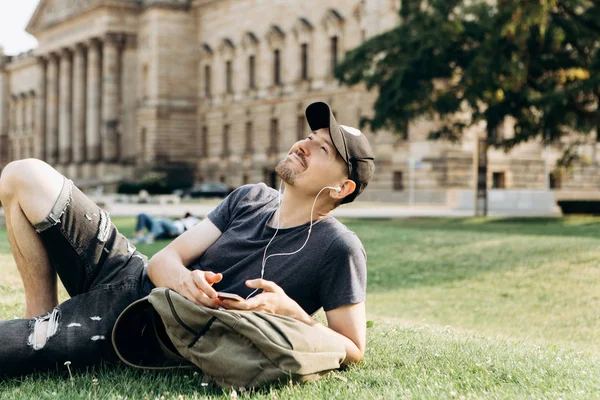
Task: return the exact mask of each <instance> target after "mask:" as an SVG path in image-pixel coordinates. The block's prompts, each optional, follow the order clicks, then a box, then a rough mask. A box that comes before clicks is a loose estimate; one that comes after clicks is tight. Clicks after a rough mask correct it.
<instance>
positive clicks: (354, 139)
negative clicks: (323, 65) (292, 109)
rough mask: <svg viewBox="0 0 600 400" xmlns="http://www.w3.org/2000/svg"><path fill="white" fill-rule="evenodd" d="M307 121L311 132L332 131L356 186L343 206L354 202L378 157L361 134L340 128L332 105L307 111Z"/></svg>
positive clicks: (318, 105) (321, 104)
mask: <svg viewBox="0 0 600 400" xmlns="http://www.w3.org/2000/svg"><path fill="white" fill-rule="evenodd" d="M306 120H307V121H308V125H309V126H310V129H311V130H312V131H316V130H318V129H323V128H329V136H331V141H332V142H333V145H334V146H335V148H336V150H337V151H338V153H339V154H340V156H342V159H343V160H344V162H346V165H347V166H348V178H350V179H352V180H353V181H354V183H356V189H355V190H354V192H353V193H352V194H350V195H348V196H346V197H345V198H344V200H343V201H342V204H345V203H350V202H352V201H354V199H355V198H356V197H357V196H358V195H359V194H360V193H361V192H362V191H363V190H365V188H366V187H367V185H368V184H369V180H370V179H371V178H372V177H373V173H374V172H375V155H374V154H373V150H372V149H371V145H370V144H369V141H368V140H367V138H366V136H365V135H364V134H363V133H362V132H361V131H360V130H358V129H356V128H352V127H350V126H345V125H340V124H338V122H337V121H336V120H335V117H334V116H333V112H332V111H331V108H330V107H329V105H328V104H327V103H324V102H322V101H319V102H316V103H311V104H309V105H308V107H306Z"/></svg>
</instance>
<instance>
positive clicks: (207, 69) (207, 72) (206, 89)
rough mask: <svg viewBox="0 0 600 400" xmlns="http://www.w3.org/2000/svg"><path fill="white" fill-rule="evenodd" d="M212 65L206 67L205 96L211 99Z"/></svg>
mask: <svg viewBox="0 0 600 400" xmlns="http://www.w3.org/2000/svg"><path fill="white" fill-rule="evenodd" d="M210 82H211V77H210V65H205V66H204V96H206V97H210V94H211V89H210Z"/></svg>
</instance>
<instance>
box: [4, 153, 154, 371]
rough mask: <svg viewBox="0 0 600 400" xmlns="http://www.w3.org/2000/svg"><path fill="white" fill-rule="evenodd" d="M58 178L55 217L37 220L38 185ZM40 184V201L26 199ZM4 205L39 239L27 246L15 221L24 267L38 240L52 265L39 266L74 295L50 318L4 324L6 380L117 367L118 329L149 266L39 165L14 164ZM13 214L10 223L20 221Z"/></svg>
mask: <svg viewBox="0 0 600 400" xmlns="http://www.w3.org/2000/svg"><path fill="white" fill-rule="evenodd" d="M42 176H43V178H41V177H42ZM52 176H54V177H60V179H61V180H62V184H61V187H60V189H59V194H58V196H55V201H54V204H52V205H51V206H50V207H48V208H49V212H46V211H39V210H38V211H39V214H41V215H35V213H34V212H32V209H33V208H34V207H32V206H31V205H32V204H31V203H32V200H35V201H34V203H35V204H33V205H40V204H41V203H43V202H40V199H42V196H40V193H41V192H43V189H41V188H43V187H44V184H41V183H40V182H41V181H43V180H45V181H46V182H47V181H49V180H50V179H51V178H52ZM23 177H27V178H26V179H25V178H23ZM36 184H38V186H37V188H36V196H35V197H33V196H26V195H23V193H31V190H22V187H27V186H28V185H29V186H31V185H36ZM0 198H1V199H2V201H3V202H4V203H5V206H6V205H8V206H9V207H11V204H9V203H12V204H13V205H12V207H14V204H17V205H18V206H19V208H18V210H20V211H21V212H22V214H23V215H24V221H26V222H27V224H29V225H33V232H34V234H35V235H36V236H35V237H25V239H24V240H25V242H26V243H23V242H22V241H21V239H20V237H21V236H19V235H18V233H20V231H21V230H22V229H24V228H25V227H24V226H18V227H17V226H16V225H15V221H14V220H13V221H12V227H11V229H12V234H13V239H14V243H15V244H16V245H17V246H19V251H21V252H24V253H26V256H24V257H23V259H27V258H33V256H31V255H30V254H29V251H30V246H28V244H29V242H31V241H36V239H38V238H39V240H40V241H41V243H42V246H43V248H42V250H41V251H40V253H41V255H45V256H46V259H45V261H46V263H45V264H44V263H39V262H38V265H39V264H41V265H42V267H43V266H45V267H47V269H49V270H50V272H52V269H54V270H55V271H56V273H57V274H58V276H59V277H60V279H61V280H62V282H63V284H64V286H65V288H66V289H67V291H68V292H69V294H70V295H71V299H69V300H67V301H66V302H64V303H62V304H60V305H58V306H56V307H54V308H52V309H51V310H48V311H49V312H48V313H47V314H45V315H42V316H39V317H36V318H30V319H14V320H8V321H0V338H1V339H2V343H1V344H0V376H2V375H15V374H17V375H18V374H23V373H28V372H31V371H33V370H40V371H43V370H47V369H55V368H56V367H59V366H62V364H63V363H64V362H65V361H71V362H73V365H72V368H73V367H75V366H80V367H83V366H85V365H90V364H96V363H98V362H100V361H101V360H107V361H110V360H114V359H115V354H114V351H113V349H112V346H111V342H110V334H111V329H112V325H113V324H114V321H115V320H116V318H117V317H118V315H119V313H120V312H121V311H122V310H123V308H125V307H126V306H127V305H128V304H130V303H131V302H132V301H134V300H136V299H138V298H139V297H140V296H142V295H143V294H145V292H143V291H142V290H141V285H140V283H141V277H142V271H143V268H144V266H145V265H146V263H147V258H146V257H144V256H143V255H141V254H139V252H137V251H136V250H135V247H133V246H131V244H130V243H129V242H128V241H127V239H126V238H125V237H124V236H123V235H121V234H120V233H119V232H118V230H117V229H116V227H115V226H114V225H113V224H112V223H111V221H110V217H109V215H108V213H106V212H105V211H104V210H102V209H101V208H100V207H98V205H97V204H95V203H94V202H93V201H91V200H90V199H89V198H88V197H87V196H85V195H84V194H83V193H82V192H81V191H80V190H79V189H77V188H76V187H75V186H74V185H73V183H72V182H71V181H69V180H67V179H66V178H64V177H63V176H62V175H60V174H59V173H58V172H56V171H54V170H53V169H52V168H51V167H50V166H48V165H47V164H45V163H43V162H41V161H37V160H24V161H20V162H18V163H11V164H9V166H8V167H7V168H6V169H5V170H4V172H3V174H2V176H1V177H0ZM43 199H44V202H45V200H46V196H43ZM50 203H52V202H50ZM28 204H29V205H28ZM12 211H13V213H12V215H11V216H10V217H11V219H13V216H14V215H18V214H15V212H14V209H12ZM44 213H46V215H45V216H44V215H43V214H44ZM22 247H25V250H23V249H22ZM43 250H45V254H44V251H43ZM13 251H15V252H16V250H14V249H13ZM33 261H36V260H33ZM19 270H20V272H21V274H22V275H24V281H26V282H27V280H28V278H26V276H31V277H32V278H31V279H34V280H35V279H38V280H41V278H40V275H39V272H40V271H39V270H38V269H35V268H31V265H30V264H26V265H24V266H20V268H19ZM50 275H51V276H53V275H52V273H51V274H50ZM30 283H31V282H30ZM29 296H30V295H29V294H28V303H29V302H30V300H31V299H30V297H29ZM33 297H35V293H34V294H33ZM54 303H55V302H54Z"/></svg>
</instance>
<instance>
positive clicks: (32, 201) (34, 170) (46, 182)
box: [0, 158, 65, 224]
mask: <svg viewBox="0 0 600 400" xmlns="http://www.w3.org/2000/svg"><path fill="white" fill-rule="evenodd" d="M64 179H65V178H64V176H63V175H61V174H60V173H59V172H58V171H56V170H55V169H54V168H52V167H51V166H50V165H48V164H47V163H45V162H44V161H42V160H37V159H33V158H28V159H24V160H18V161H13V162H11V163H9V164H8V165H7V166H6V167H5V168H4V169H3V170H2V174H1V175H0V200H1V201H2V202H7V201H13V200H16V201H18V203H19V205H20V206H21V209H22V210H23V212H24V214H25V215H26V217H27V218H28V219H29V221H30V222H31V223H32V224H35V223H37V222H39V221H41V220H43V219H44V218H45V217H46V216H47V215H48V213H49V212H50V210H51V209H52V206H53V205H54V203H55V201H56V199H57V198H58V195H59V194H60V192H61V190H62V186H63V183H64Z"/></svg>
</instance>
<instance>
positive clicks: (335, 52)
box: [331, 36, 338, 76]
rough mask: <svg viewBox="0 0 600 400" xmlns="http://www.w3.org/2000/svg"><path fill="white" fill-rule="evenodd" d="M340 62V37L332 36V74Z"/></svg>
mask: <svg viewBox="0 0 600 400" xmlns="http://www.w3.org/2000/svg"><path fill="white" fill-rule="evenodd" d="M337 63H338V37H337V36H333V37H332V38H331V75H332V76H333V75H334V74H335V67H336V66H337Z"/></svg>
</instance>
